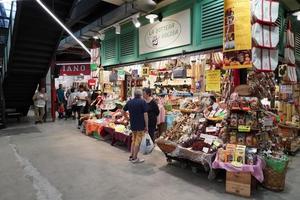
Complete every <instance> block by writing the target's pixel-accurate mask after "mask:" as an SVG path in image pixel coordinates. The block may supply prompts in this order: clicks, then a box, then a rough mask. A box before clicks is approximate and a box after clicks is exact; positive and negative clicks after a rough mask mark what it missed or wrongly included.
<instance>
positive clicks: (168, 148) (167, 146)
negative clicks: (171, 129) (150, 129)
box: [155, 138, 177, 153]
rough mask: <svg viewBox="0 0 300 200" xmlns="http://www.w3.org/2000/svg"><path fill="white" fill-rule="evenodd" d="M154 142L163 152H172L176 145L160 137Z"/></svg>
mask: <svg viewBox="0 0 300 200" xmlns="http://www.w3.org/2000/svg"><path fill="white" fill-rule="evenodd" d="M155 143H156V144H157V146H158V147H159V148H160V150H161V151H162V152H164V153H172V152H173V151H175V149H176V147H177V145H176V143H174V142H171V141H168V140H164V139H161V138H159V139H157V140H155Z"/></svg>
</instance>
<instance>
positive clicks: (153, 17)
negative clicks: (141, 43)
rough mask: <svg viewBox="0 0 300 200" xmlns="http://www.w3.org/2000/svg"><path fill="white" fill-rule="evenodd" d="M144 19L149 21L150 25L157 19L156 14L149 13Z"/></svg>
mask: <svg viewBox="0 0 300 200" xmlns="http://www.w3.org/2000/svg"><path fill="white" fill-rule="evenodd" d="M146 18H147V19H149V21H150V23H151V24H153V23H154V21H155V19H156V18H158V15H157V14H153V13H150V14H148V15H146Z"/></svg>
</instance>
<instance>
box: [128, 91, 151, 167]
mask: <svg viewBox="0 0 300 200" xmlns="http://www.w3.org/2000/svg"><path fill="white" fill-rule="evenodd" d="M142 95H143V93H142V91H141V90H136V91H135V92H134V99H131V100H130V101H128V102H127V104H126V105H125V107H124V109H123V110H124V112H126V111H129V115H130V128H131V130H132V143H131V156H130V157H129V161H131V162H132V163H142V162H144V161H145V160H143V159H139V158H138V157H137V156H138V153H139V150H140V144H141V142H142V139H143V137H144V135H145V132H147V131H148V113H147V103H146V101H144V100H143V99H142V98H141V97H142Z"/></svg>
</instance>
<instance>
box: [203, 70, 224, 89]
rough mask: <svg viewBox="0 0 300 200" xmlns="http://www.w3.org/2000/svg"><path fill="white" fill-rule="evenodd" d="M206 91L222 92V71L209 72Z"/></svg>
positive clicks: (206, 75)
mask: <svg viewBox="0 0 300 200" xmlns="http://www.w3.org/2000/svg"><path fill="white" fill-rule="evenodd" d="M205 77H206V91H208V92H209V91H213V92H220V90H221V70H207V71H206V72H205Z"/></svg>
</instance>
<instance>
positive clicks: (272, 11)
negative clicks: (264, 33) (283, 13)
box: [251, 0, 279, 24]
mask: <svg viewBox="0 0 300 200" xmlns="http://www.w3.org/2000/svg"><path fill="white" fill-rule="evenodd" d="M251 12H252V16H253V19H254V21H256V22H259V23H263V24H274V23H275V22H276V20H277V18H278V13H279V1H275V0H253V1H252V6H251Z"/></svg>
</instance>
